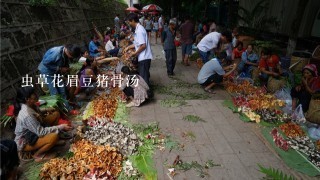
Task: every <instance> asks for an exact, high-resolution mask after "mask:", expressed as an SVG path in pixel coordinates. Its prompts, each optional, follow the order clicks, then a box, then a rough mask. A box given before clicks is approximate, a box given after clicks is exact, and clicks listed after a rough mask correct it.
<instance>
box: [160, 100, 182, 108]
mask: <svg viewBox="0 0 320 180" xmlns="http://www.w3.org/2000/svg"><path fill="white" fill-rule="evenodd" d="M160 105H161V106H162V107H168V108H169V107H180V106H184V105H187V102H186V101H184V100H178V99H165V100H161V101H160Z"/></svg>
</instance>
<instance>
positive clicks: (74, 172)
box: [40, 140, 123, 179]
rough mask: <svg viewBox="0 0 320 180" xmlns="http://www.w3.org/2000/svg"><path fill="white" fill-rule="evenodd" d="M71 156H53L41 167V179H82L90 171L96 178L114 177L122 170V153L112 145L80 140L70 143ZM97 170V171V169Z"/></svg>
mask: <svg viewBox="0 0 320 180" xmlns="http://www.w3.org/2000/svg"><path fill="white" fill-rule="evenodd" d="M71 151H72V153H73V156H72V157H70V158H69V159H68V158H63V159H62V158H54V159H51V160H50V161H49V162H47V163H45V164H44V166H43V167H42V168H41V172H40V178H41V179H83V178H84V177H85V176H86V175H87V174H90V172H96V173H98V172H99V174H96V178H97V179H98V178H107V179H115V178H116V177H117V176H118V175H119V173H120V172H121V171H122V160H123V157H122V155H121V154H120V153H119V152H118V151H117V150H116V148H114V147H110V146H108V145H106V146H102V145H94V144H92V143H91V142H89V141H85V140H81V141H78V142H76V143H75V144H73V145H72V147H71ZM97 170H99V171H97Z"/></svg>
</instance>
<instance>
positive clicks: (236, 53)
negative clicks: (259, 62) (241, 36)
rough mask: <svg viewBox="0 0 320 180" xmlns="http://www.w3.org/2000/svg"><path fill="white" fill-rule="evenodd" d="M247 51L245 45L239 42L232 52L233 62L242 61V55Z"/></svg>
mask: <svg viewBox="0 0 320 180" xmlns="http://www.w3.org/2000/svg"><path fill="white" fill-rule="evenodd" d="M245 51H246V49H245V48H243V43H242V42H241V41H238V42H237V45H236V47H235V48H234V49H233V51H232V60H233V61H234V60H237V59H241V56H242V53H243V52H245Z"/></svg>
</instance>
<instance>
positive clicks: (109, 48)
mask: <svg viewBox="0 0 320 180" xmlns="http://www.w3.org/2000/svg"><path fill="white" fill-rule="evenodd" d="M105 48H106V51H110V50H112V49H114V46H113V44H112V41H110V40H109V41H108V42H107V43H106V46H105Z"/></svg>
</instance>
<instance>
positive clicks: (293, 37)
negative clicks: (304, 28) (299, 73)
mask: <svg viewBox="0 0 320 180" xmlns="http://www.w3.org/2000/svg"><path fill="white" fill-rule="evenodd" d="M308 2H309V0H299V3H298V8H297V12H296V17H295V18H294V20H293V21H292V24H291V33H290V37H289V41H288V46H287V54H286V55H287V56H291V54H292V53H293V52H294V50H295V49H296V45H297V39H298V33H299V30H300V25H301V21H302V18H303V15H304V12H305V10H306V7H307V4H308Z"/></svg>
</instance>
